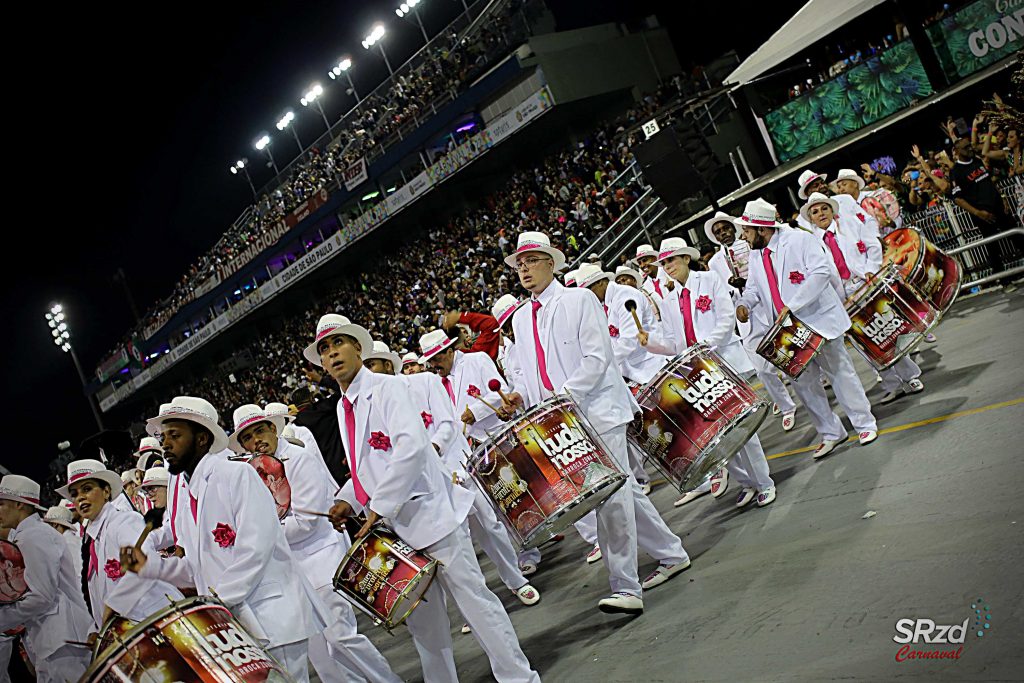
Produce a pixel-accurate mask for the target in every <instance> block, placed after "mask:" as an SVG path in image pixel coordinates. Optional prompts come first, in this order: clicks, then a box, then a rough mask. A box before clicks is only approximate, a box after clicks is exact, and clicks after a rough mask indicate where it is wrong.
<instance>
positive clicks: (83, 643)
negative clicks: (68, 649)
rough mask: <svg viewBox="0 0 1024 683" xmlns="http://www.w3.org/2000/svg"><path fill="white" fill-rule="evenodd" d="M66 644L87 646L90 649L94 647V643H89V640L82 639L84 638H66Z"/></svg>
mask: <svg viewBox="0 0 1024 683" xmlns="http://www.w3.org/2000/svg"><path fill="white" fill-rule="evenodd" d="M64 644H65V645H74V646H75V647H87V648H89V649H90V650H91V649H92V643H87V642H85V641H82V640H65V641H64Z"/></svg>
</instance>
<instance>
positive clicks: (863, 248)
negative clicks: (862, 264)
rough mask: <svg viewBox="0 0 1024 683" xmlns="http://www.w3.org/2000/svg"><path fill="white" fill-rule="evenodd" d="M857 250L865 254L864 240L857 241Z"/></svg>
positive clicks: (866, 251)
mask: <svg viewBox="0 0 1024 683" xmlns="http://www.w3.org/2000/svg"><path fill="white" fill-rule="evenodd" d="M857 251H859V252H860V253H862V254H866V253H868V247H867V245H866V244H864V242H857Z"/></svg>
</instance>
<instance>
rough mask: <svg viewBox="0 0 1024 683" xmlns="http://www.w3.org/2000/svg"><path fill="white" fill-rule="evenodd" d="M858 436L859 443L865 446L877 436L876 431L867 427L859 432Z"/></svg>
mask: <svg viewBox="0 0 1024 683" xmlns="http://www.w3.org/2000/svg"><path fill="white" fill-rule="evenodd" d="M859 436H860V445H861V446H867V445H868V444H869V443H871V442H872V441H874V440H875V439H877V438H878V432H876V431H873V430H870V429H869V430H868V431H866V432H861V433H860V435H859Z"/></svg>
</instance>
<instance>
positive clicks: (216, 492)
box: [121, 396, 328, 683]
mask: <svg viewBox="0 0 1024 683" xmlns="http://www.w3.org/2000/svg"><path fill="white" fill-rule="evenodd" d="M147 431H149V433H150V434H154V435H155V434H160V435H162V443H163V448H164V457H165V462H166V463H167V469H168V471H169V472H170V474H171V475H172V477H171V481H170V482H169V485H168V491H169V495H170V498H171V501H170V507H169V508H168V510H167V515H168V516H169V517H168V520H167V523H168V524H170V528H171V533H172V536H173V538H174V540H175V543H176V544H177V545H179V546H181V547H182V548H184V550H185V556H184V558H180V559H178V558H173V557H172V558H166V559H164V558H162V557H161V556H160V554H159V553H157V552H155V551H149V552H143V551H141V550H139V549H137V548H135V547H133V546H125V547H122V549H121V565H122V566H123V567H124V568H125V569H127V570H128V571H131V572H135V573H137V574H139V576H141V577H143V578H151V579H161V578H162V579H165V580H167V581H170V582H171V583H175V584H176V585H185V584H187V583H194V584H195V587H196V589H197V591H198V592H199V593H200V594H201V595H212V594H213V593H214V592H216V594H217V597H218V599H220V600H221V602H223V603H224V604H225V605H227V607H228V609H229V610H231V613H232V614H233V615H234V616H235V617H236V618H237V619H238V620H239V622H240V623H241V624H242V626H243V627H244V628H245V630H246V632H247V633H248V634H249V635H250V636H252V637H253V639H255V640H256V642H257V643H260V644H261V645H262V646H264V647H266V648H267V651H268V652H269V653H270V654H271V655H272V656H273V657H274V659H276V660H277V661H278V662H280V664H281V665H282V666H283V667H284V668H285V670H287V671H288V674H289V675H290V676H292V677H293V678H294V679H295V680H297V681H299V682H300V683H302V682H304V681H308V680H309V669H308V658H307V650H308V641H309V638H310V637H312V636H314V635H317V634H319V633H322V632H323V631H324V629H325V628H327V620H328V619H327V618H326V615H325V610H324V607H323V605H322V603H321V602H320V600H319V598H318V597H317V596H316V594H315V593H314V592H313V589H312V588H311V587H310V585H309V583H308V582H307V581H306V579H305V578H304V577H303V576H302V574H301V572H300V571H299V569H298V566H297V565H296V563H295V560H294V559H293V557H292V555H291V551H290V550H289V549H288V541H287V540H286V539H285V535H284V529H283V527H282V526H281V523H280V521H279V520H278V517H277V510H276V508H275V505H274V499H273V497H271V495H270V492H269V491H268V490H267V487H266V486H265V485H264V484H263V481H262V480H261V479H260V476H259V475H258V474H257V473H256V470H255V469H254V468H252V467H249V466H246V465H243V464H241V463H237V462H232V461H230V460H228V457H227V456H228V453H229V451H227V446H228V437H227V434H225V433H224V430H223V429H222V428H221V427H220V425H219V424H218V422H217V411H216V410H215V409H214V407H213V406H212V405H210V403H209V401H206V400H205V399H202V398H194V397H191V396H178V397H176V398H175V399H174V400H173V401H171V402H170V403H165V404H163V405H162V406H161V407H160V412H159V414H158V415H157V416H156V417H153V418H150V419H149V420H148V421H147Z"/></svg>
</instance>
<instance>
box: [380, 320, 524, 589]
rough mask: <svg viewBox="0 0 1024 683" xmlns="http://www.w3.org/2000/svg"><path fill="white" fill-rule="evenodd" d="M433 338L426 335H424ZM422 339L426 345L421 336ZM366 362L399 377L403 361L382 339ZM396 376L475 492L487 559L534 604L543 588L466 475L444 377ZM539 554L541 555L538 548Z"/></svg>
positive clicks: (474, 518) (477, 528)
mask: <svg viewBox="0 0 1024 683" xmlns="http://www.w3.org/2000/svg"><path fill="white" fill-rule="evenodd" d="M438 331H439V330H438ZM441 334H444V332H441ZM429 336H430V335H429V334H428V335H426V336H425V337H424V339H426V338H427V337H429ZM429 341H430V340H428V343H429ZM420 343H421V345H422V340H421V342H420ZM363 364H364V365H365V366H366V368H367V369H368V370H370V372H375V373H377V374H383V375H395V368H396V367H398V364H399V359H398V354H396V353H392V352H391V349H390V348H389V347H388V345H387V344H385V343H384V342H380V341H375V342H373V349H371V350H370V352H368V353H364V354H363ZM397 377H398V378H399V379H400V380H402V381H403V382H405V384H406V386H408V387H409V392H410V393H409V395H410V397H411V398H412V400H413V405H414V406H415V407H416V408H419V409H420V417H421V418H423V426H424V427H425V428H426V430H427V436H428V437H429V438H430V443H431V444H432V445H433V446H434V450H435V451H437V453H438V456H439V457H440V459H441V463H442V465H443V466H444V471H445V473H446V474H447V475H448V476H450V477H452V481H454V482H457V483H459V484H461V485H463V486H465V487H466V488H467V489H468V490H469V491H471V492H472V493H473V495H474V496H475V500H474V503H473V509H472V510H471V511H470V513H469V532H470V536H471V537H472V538H473V540H475V541H476V542H477V543H479V544H480V547H481V548H483V550H484V553H486V554H487V557H489V558H491V562H493V563H494V566H495V567H496V568H497V570H498V576H499V577H501V581H502V583H504V584H505V586H506V587H507V588H508V589H509V590H510V591H512V592H513V593H514V594H515V596H516V597H517V598H519V601H520V602H522V603H523V604H524V605H534V604H536V603H537V602H539V601H540V592H538V591H537V589H536V588H534V587H533V586H531V585H530V582H529V581H527V579H526V577H525V576H524V575H523V572H522V570H521V569H520V568H519V560H518V559H517V555H516V551H515V548H513V547H512V542H511V541H510V540H509V537H508V530H506V529H505V527H504V526H503V525H502V524H501V522H499V521H498V517H497V515H495V513H494V509H493V508H492V507H491V505H490V504H489V503H488V502H487V500H486V499H485V498H484V494H483V493H482V492H481V491H480V487H479V486H475V485H474V484H473V483H472V482H470V481H469V476H468V475H467V474H466V464H467V458H469V455H470V448H469V442H468V441H466V437H465V436H463V434H462V430H461V429H460V427H459V425H460V424H461V422H460V421H459V420H458V419H457V418H456V417H455V406H454V405H453V404H452V401H451V398H450V397H449V396H448V393H447V392H446V391H445V388H444V386H443V385H442V384H441V380H440V378H439V377H438V376H437V375H435V374H434V373H432V372H421V373H419V374H416V375H398V376H397ZM537 557H538V559H539V557H540V553H539V552H538V553H537ZM534 567H536V565H534Z"/></svg>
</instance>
